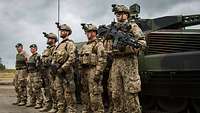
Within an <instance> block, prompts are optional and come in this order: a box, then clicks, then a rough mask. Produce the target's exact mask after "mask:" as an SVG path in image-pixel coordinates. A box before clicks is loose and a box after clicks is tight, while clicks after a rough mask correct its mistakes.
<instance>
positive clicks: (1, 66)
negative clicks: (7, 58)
mask: <svg viewBox="0 0 200 113" xmlns="http://www.w3.org/2000/svg"><path fill="white" fill-rule="evenodd" d="M5 69H6V67H5V65H3V64H2V58H0V70H5Z"/></svg>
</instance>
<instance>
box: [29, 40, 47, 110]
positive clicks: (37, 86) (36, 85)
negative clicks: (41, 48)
mask: <svg viewBox="0 0 200 113" xmlns="http://www.w3.org/2000/svg"><path fill="white" fill-rule="evenodd" d="M31 47H37V46H36V45H35V44H32V45H31V46H30V48H31ZM39 62H40V55H39V54H38V53H35V54H32V55H31V56H30V58H29V60H28V77H29V79H28V93H29V96H30V98H29V101H30V103H29V104H28V105H27V107H32V106H35V104H36V106H35V108H36V109H38V108H41V107H42V101H43V97H42V90H41V88H42V79H41V76H40V74H39V73H38V70H39V66H40V63H39Z"/></svg>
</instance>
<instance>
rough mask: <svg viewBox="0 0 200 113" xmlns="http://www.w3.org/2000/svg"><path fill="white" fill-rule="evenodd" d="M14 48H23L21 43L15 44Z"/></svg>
mask: <svg viewBox="0 0 200 113" xmlns="http://www.w3.org/2000/svg"><path fill="white" fill-rule="evenodd" d="M15 47H16V48H18V47H23V45H22V43H17V44H16V45H15Z"/></svg>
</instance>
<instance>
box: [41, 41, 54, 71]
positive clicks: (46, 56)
mask: <svg viewBox="0 0 200 113" xmlns="http://www.w3.org/2000/svg"><path fill="white" fill-rule="evenodd" d="M54 49H55V45H53V46H47V48H46V49H45V50H44V51H43V53H42V66H44V67H49V66H50V65H51V62H52V54H53V51H54Z"/></svg>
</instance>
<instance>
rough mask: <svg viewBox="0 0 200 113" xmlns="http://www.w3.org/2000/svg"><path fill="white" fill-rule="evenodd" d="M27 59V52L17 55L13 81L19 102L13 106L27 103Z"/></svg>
mask: <svg viewBox="0 0 200 113" xmlns="http://www.w3.org/2000/svg"><path fill="white" fill-rule="evenodd" d="M19 45H21V44H17V45H16V48H17V47H18V46H19ZM21 46H22V45H21ZM27 58H28V55H27V54H26V52H25V51H22V52H21V53H17V55H16V65H15V67H16V74H15V77H14V79H13V84H14V86H15V91H16V93H17V102H16V103H13V104H18V105H25V104H26V102H27V76H28V74H27V64H26V62H27Z"/></svg>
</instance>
